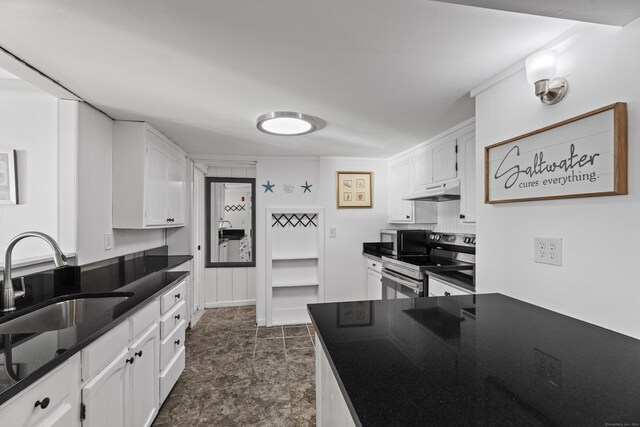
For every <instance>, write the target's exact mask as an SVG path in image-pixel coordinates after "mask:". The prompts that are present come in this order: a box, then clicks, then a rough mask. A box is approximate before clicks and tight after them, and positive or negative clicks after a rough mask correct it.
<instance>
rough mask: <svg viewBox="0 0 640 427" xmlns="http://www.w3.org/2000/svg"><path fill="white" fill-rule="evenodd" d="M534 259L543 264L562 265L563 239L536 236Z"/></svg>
mask: <svg viewBox="0 0 640 427" xmlns="http://www.w3.org/2000/svg"><path fill="white" fill-rule="evenodd" d="M533 251H534V252H533V253H534V257H533V259H534V261H535V262H539V263H541V264H551V265H562V239H561V238H558V239H553V238H548V237H536V238H534V244H533Z"/></svg>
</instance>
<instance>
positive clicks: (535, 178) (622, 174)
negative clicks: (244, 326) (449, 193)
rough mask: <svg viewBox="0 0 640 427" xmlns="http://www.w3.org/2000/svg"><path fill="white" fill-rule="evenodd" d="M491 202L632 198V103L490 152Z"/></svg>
mask: <svg viewBox="0 0 640 427" xmlns="http://www.w3.org/2000/svg"><path fill="white" fill-rule="evenodd" d="M484 155H485V169H484V172H485V182H484V184H485V187H484V198H485V203H489V204H492V203H508V202H526V201H532V200H551V199H567V198H576V197H594V196H613V195H623V194H627V104H625V103H623V102H618V103H615V104H611V105H608V106H606V107H602V108H599V109H597V110H594V111H591V112H588V113H585V114H582V115H580V116H577V117H573V118H571V119H568V120H565V121H562V122H559V123H556V124H553V125H551V126H547V127H545V128H542V129H538V130H536V131H533V132H529V133H527V134H524V135H520V136H517V137H515V138H511V139H508V140H506V141H502V142H499V143H497V144H493V145H490V146H487V147H486V148H485V152H484Z"/></svg>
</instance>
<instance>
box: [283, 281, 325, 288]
mask: <svg viewBox="0 0 640 427" xmlns="http://www.w3.org/2000/svg"><path fill="white" fill-rule="evenodd" d="M319 285H320V283H319V282H318V281H317V280H313V281H307V282H305V281H299V282H274V283H273V285H271V287H272V288H301V287H304V286H319Z"/></svg>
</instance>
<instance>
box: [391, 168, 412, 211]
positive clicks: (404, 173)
mask: <svg viewBox="0 0 640 427" xmlns="http://www.w3.org/2000/svg"><path fill="white" fill-rule="evenodd" d="M409 164H410V159H409V158H408V157H406V158H401V159H399V160H397V161H394V162H392V163H391V164H390V165H389V222H413V202H410V201H408V200H403V198H405V197H407V196H408V195H409V187H410V185H411V184H410V175H411V171H410V168H409Z"/></svg>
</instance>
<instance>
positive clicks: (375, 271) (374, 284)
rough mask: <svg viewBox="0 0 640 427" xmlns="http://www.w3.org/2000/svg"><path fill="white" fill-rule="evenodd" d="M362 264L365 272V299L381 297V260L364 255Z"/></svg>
mask: <svg viewBox="0 0 640 427" xmlns="http://www.w3.org/2000/svg"><path fill="white" fill-rule="evenodd" d="M364 265H365V267H364V268H365V270H364V271H365V274H366V285H365V299H369V300H377V299H382V262H381V261H379V260H378V259H374V258H370V257H368V256H366V255H365V256H364Z"/></svg>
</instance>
